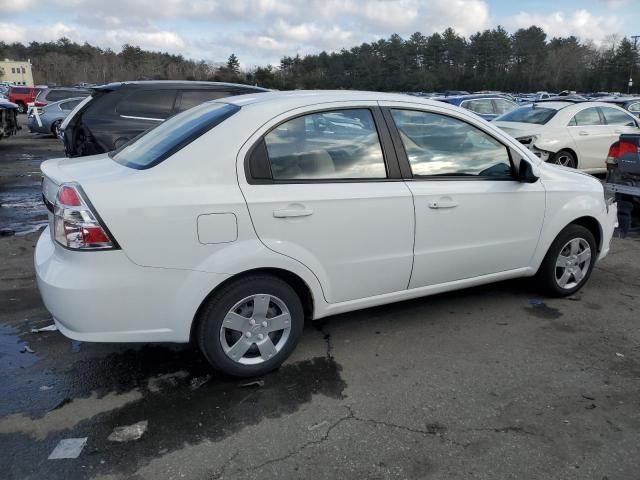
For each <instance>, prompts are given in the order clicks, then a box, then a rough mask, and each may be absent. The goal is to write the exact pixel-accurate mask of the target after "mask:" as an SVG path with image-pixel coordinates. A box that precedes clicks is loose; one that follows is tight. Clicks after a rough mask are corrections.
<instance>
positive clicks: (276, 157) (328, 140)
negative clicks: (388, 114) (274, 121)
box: [264, 109, 387, 180]
mask: <svg viewBox="0 0 640 480" xmlns="http://www.w3.org/2000/svg"><path fill="white" fill-rule="evenodd" d="M264 140H265V144H266V147H267V153H268V155H269V160H270V162H271V172H272V175H273V179H274V180H317V179H356V178H386V176H387V173H386V169H385V164H384V159H383V155H382V148H381V147H380V140H379V138H378V131H377V130H376V126H375V122H374V121H373V115H372V114H371V111H369V110H368V109H353V110H336V111H328V112H319V113H312V114H310V115H305V116H302V117H297V118H294V119H292V120H289V121H288V122H285V123H283V124H281V125H279V126H278V127H276V128H275V129H274V130H272V131H271V132H269V133H268V134H267V135H266V136H265V139H264Z"/></svg>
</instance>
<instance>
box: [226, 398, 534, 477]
mask: <svg viewBox="0 0 640 480" xmlns="http://www.w3.org/2000/svg"><path fill="white" fill-rule="evenodd" d="M343 407H344V408H345V409H346V410H347V411H348V414H347V415H344V416H342V417H340V418H338V419H337V420H336V421H335V422H333V423H332V424H331V425H329V427H328V428H327V430H326V432H325V433H324V434H323V435H322V437H321V438H319V439H316V440H309V441H307V442H305V443H303V444H302V445H300V446H299V447H298V448H296V449H294V450H291V451H290V452H288V453H286V454H285V455H281V456H278V457H275V458H270V459H268V460H266V461H265V462H262V463H260V464H258V465H254V466H252V467H249V468H242V469H238V470H234V471H233V473H243V472H252V471H256V470H259V469H261V468H263V467H266V466H268V465H272V464H274V463H278V462H282V461H285V460H288V459H290V458H292V457H294V456H296V455H298V454H299V453H301V452H302V451H303V450H305V449H306V448H308V447H311V446H313V445H320V444H322V443H324V442H325V441H327V440H328V439H329V436H330V435H331V432H332V431H333V430H334V429H335V428H337V427H338V426H339V425H341V424H342V423H344V422H348V421H356V422H362V423H368V424H371V425H376V426H382V427H385V428H394V429H398V430H403V431H407V432H410V433H414V434H418V435H423V436H430V437H437V438H438V439H440V440H441V441H443V442H446V443H449V444H451V445H454V446H457V447H461V448H467V447H468V446H469V445H471V443H463V442H458V441H457V440H454V439H452V438H450V437H448V436H447V433H465V432H493V433H506V434H524V435H534V436H539V434H538V433H536V432H532V431H529V430H526V429H524V428H523V427H519V426H512V425H507V426H504V427H480V428H468V429H462V430H449V431H447V429H446V427H444V426H442V425H439V424H435V423H434V424H430V425H427V428H426V429H420V428H414V427H408V426H406V425H398V424H395V423H392V422H387V421H383V420H375V419H373V418H363V417H359V416H357V415H356V414H355V413H354V411H353V409H352V408H351V406H349V405H343ZM235 457H237V453H236V454H235V455H234V456H233V457H232V458H231V459H229V460H228V461H227V462H225V464H224V465H223V467H222V469H221V471H222V472H224V471H225V470H226V468H227V467H228V466H229V464H230V463H231V462H232V461H233V459H235ZM219 478H222V477H221V476H220V475H218V476H216V477H214V479H219Z"/></svg>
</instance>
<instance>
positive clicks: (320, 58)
mask: <svg viewBox="0 0 640 480" xmlns="http://www.w3.org/2000/svg"><path fill="white" fill-rule="evenodd" d="M0 58H12V59H26V58H30V59H31V61H32V63H33V65H34V67H33V70H34V80H35V82H36V84H47V83H56V84H61V85H70V84H74V83H78V82H89V83H107V82H111V81H121V80H140V79H149V80H176V79H183V80H209V81H230V82H243V83H250V84H256V85H260V86H263V87H267V88H277V89H281V90H289V89H297V88H303V89H360V90H380V91H422V92H430V91H442V90H470V91H478V90H502V91H511V92H529V91H538V90H548V91H560V90H576V91H590V92H596V91H619V92H626V90H627V81H628V79H629V76H630V75H631V73H632V71H635V73H636V75H635V76H636V77H637V78H638V80H640V65H639V64H638V52H637V48H635V47H634V44H633V43H632V41H631V40H630V39H628V38H626V37H620V36H618V35H616V34H612V35H610V36H609V37H607V39H606V40H605V42H603V44H601V45H600V46H596V45H595V44H594V43H593V42H590V41H580V40H579V39H578V38H576V37H575V36H569V37H562V38H560V37H554V38H551V39H548V38H547V34H546V33H545V32H544V30H542V29H541V28H540V27H537V26H531V27H529V28H521V29H519V30H517V31H516V32H514V33H513V34H509V33H508V32H507V31H506V30H505V29H504V28H502V27H500V26H498V27H496V28H494V29H487V30H485V31H483V32H477V33H475V34H473V35H471V36H469V37H468V38H465V37H464V36H462V35H459V34H458V33H456V32H455V31H454V30H453V29H451V28H448V29H446V30H445V31H444V32H442V33H433V34H431V35H429V36H425V35H423V34H422V33H420V32H416V33H414V34H413V35H411V36H410V37H409V38H408V39H403V38H402V37H401V36H400V35H397V34H394V35H391V36H390V37H389V38H387V39H379V40H377V41H375V42H371V43H363V44H362V45H359V46H355V47H352V48H350V49H342V50H340V51H336V52H324V51H323V52H321V53H318V54H312V55H305V56H301V55H296V56H293V57H292V56H285V57H283V58H282V59H281V61H280V64H279V65H275V66H274V65H267V66H260V67H256V68H251V69H248V70H246V71H241V69H240V63H239V60H238V58H237V57H236V56H235V55H234V54H232V55H231V56H230V57H229V58H228V60H227V61H226V62H221V63H211V62H205V61H202V60H200V61H195V60H191V59H187V58H185V57H183V56H182V55H171V54H168V53H162V52H150V51H146V50H142V49H141V48H140V47H137V46H132V45H124V46H123V47H122V50H121V51H120V52H119V53H116V52H114V51H113V50H110V49H101V48H98V47H95V46H92V45H89V44H87V43H85V44H84V45H80V44H78V43H75V42H72V41H70V40H68V39H66V38H61V39H60V40H58V41H56V42H42V43H41V42H31V43H29V44H28V45H23V44H21V43H12V44H7V43H4V42H0ZM637 83H640V82H637ZM632 91H634V92H639V91H640V90H639V89H638V86H637V84H636V86H634V87H633V88H632Z"/></svg>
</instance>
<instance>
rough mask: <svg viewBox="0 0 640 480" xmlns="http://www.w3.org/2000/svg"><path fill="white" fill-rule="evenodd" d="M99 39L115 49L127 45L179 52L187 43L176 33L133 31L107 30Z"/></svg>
mask: <svg viewBox="0 0 640 480" xmlns="http://www.w3.org/2000/svg"><path fill="white" fill-rule="evenodd" d="M99 38H101V39H102V42H104V43H106V44H107V45H108V46H110V47H112V48H114V49H120V47H121V46H122V45H124V44H125V43H128V44H131V45H139V46H140V47H142V48H148V49H150V50H163V51H165V50H166V51H170V52H178V51H179V50H180V49H183V48H184V47H185V41H184V40H183V39H182V37H181V36H180V35H178V34H177V33H174V32H162V31H158V32H134V31H131V30H106V31H105V32H104V33H102V34H101V35H100V36H99Z"/></svg>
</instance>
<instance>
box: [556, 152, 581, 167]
mask: <svg viewBox="0 0 640 480" xmlns="http://www.w3.org/2000/svg"><path fill="white" fill-rule="evenodd" d="M553 163H555V164H556V165H562V166H563V167H569V168H576V161H575V159H574V158H573V157H572V156H571V155H569V154H568V153H561V154H560V155H558V156H557V157H555V158H554V159H553Z"/></svg>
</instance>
